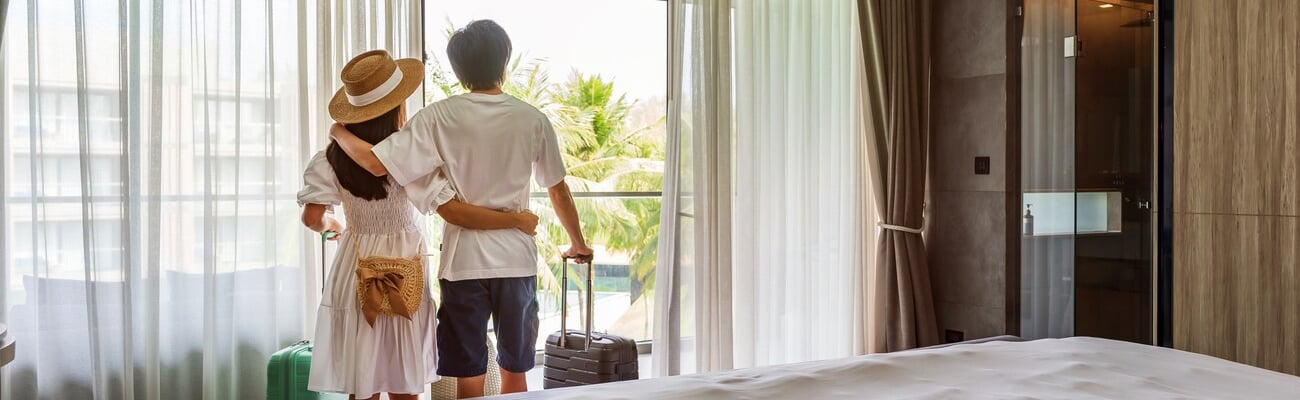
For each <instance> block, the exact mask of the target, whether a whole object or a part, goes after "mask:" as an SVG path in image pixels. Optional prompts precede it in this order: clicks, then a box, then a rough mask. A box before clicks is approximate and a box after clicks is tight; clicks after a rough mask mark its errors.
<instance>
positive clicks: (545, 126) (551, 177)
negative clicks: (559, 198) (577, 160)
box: [533, 117, 568, 188]
mask: <svg viewBox="0 0 1300 400" xmlns="http://www.w3.org/2000/svg"><path fill="white" fill-rule="evenodd" d="M540 134H541V143H542V145H541V147H540V149H539V150H540V151H539V152H538V154H537V159H536V160H534V161H533V175H534V179H535V180H536V181H537V185H539V186H541V187H542V188H550V187H551V186H555V185H557V184H559V183H560V182H561V181H563V180H564V176H565V174H567V173H568V172H567V171H565V170H564V156H563V155H561V153H560V142H559V139H557V138H556V137H555V128H554V127H552V126H551V121H550V120H547V119H546V117H542V127H541V132H540Z"/></svg>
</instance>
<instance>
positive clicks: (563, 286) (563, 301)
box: [560, 256, 596, 351]
mask: <svg viewBox="0 0 1300 400" xmlns="http://www.w3.org/2000/svg"><path fill="white" fill-rule="evenodd" d="M561 258H562V260H563V261H564V270H562V271H560V347H561V348H567V347H566V346H567V345H568V337H569V329H568V321H569V260H573V261H576V262H577V263H578V264H587V318H586V328H585V329H584V330H585V331H586V333H587V343H586V345H585V346H584V347H583V348H582V351H590V350H591V325H592V320H593V318H592V316H593V315H595V314H596V310H595V309H594V307H595V306H596V298H595V296H594V295H593V294H592V289H594V288H595V286H593V285H592V276H593V275H595V274H594V273H593V272H594V269H593V268H592V262H591V261H592V258H593V257H592V256H577V257H561Z"/></svg>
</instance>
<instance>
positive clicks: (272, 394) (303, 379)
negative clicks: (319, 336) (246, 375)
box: [266, 232, 348, 400]
mask: <svg viewBox="0 0 1300 400" xmlns="http://www.w3.org/2000/svg"><path fill="white" fill-rule="evenodd" d="M333 235H337V233H334V232H325V233H323V234H321V254H320V256H321V279H322V280H323V279H325V240H327V239H329V238H330V237H332V236H333ZM310 377H311V341H310V340H303V341H300V342H298V343H294V344H293V345H292V346H289V347H285V348H283V349H280V351H277V352H275V354H272V355H271V362H270V363H269V364H268V365H267V367H266V400H334V399H339V400H346V399H347V398H348V396H347V395H342V394H337V393H316V392H313V391H310V390H307V379H308V378H310Z"/></svg>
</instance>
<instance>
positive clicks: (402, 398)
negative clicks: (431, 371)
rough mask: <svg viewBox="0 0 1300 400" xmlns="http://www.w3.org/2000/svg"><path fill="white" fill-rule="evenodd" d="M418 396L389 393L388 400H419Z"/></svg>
mask: <svg viewBox="0 0 1300 400" xmlns="http://www.w3.org/2000/svg"><path fill="white" fill-rule="evenodd" d="M419 399H420V395H418V394H401V393H389V394H388V400H419Z"/></svg>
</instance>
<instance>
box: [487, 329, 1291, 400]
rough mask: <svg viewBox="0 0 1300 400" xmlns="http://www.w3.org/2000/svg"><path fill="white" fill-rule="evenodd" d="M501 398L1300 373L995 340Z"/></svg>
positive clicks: (1122, 390)
mask: <svg viewBox="0 0 1300 400" xmlns="http://www.w3.org/2000/svg"><path fill="white" fill-rule="evenodd" d="M500 398H502V399H800V400H805V399H865V398H880V399H1009V398H1033V399H1300V377H1296V376H1292V375H1286V374H1282V373H1278V372H1273V371H1268V370H1264V369H1260V368H1255V367H1251V366H1248V365H1244V364H1238V363H1234V362H1230V361H1226V360H1222V359H1218V358H1214V357H1209V356H1204V355H1200V354H1193V353H1188V352H1183V351H1178V350H1173V349H1167V348H1161V347H1154V346H1145V345H1138V344H1133V343H1127V342H1119V341H1113V340H1106V339H1096V338H1084V337H1076V338H1068V339H1043V340H1035V341H1029V342H987V343H979V344H965V345H959V346H951V347H944V348H929V349H920V350H913V351H905V352H899V353H890V354H877V355H869V356H861V357H853V358H846V359H838V360H827V361H816V362H808V363H800V364H790V365H779V366H770V367H762V368H753V369H742V370H734V371H724V372H714V373H706V374H696V375H684V376H674V377H666V378H658V379H645V380H639V381H629V382H619V383H611V384H604V385H593V386H586V387H576V388H566V389H554V390H544V391H537V392H528V393H519V394H514V395H510V396H502V397H500Z"/></svg>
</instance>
